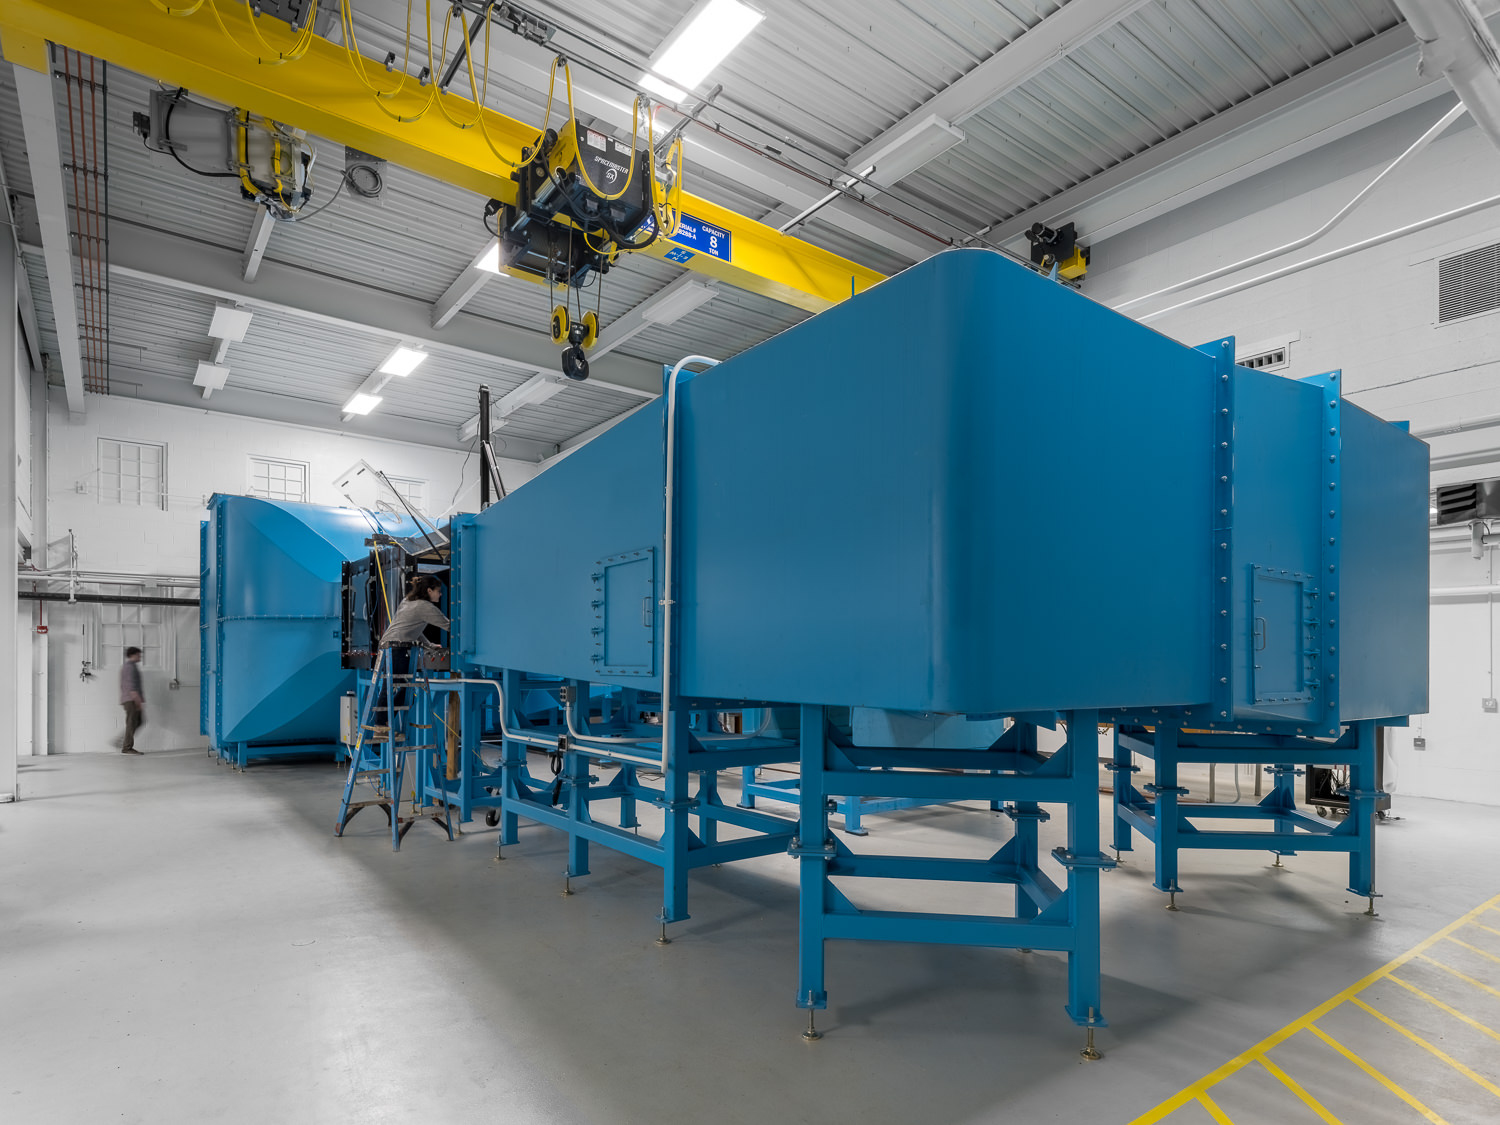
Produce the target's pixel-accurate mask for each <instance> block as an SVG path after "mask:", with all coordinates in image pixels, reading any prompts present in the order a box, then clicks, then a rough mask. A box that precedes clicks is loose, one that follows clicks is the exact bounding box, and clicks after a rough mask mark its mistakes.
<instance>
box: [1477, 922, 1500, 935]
mask: <svg viewBox="0 0 1500 1125" xmlns="http://www.w3.org/2000/svg"><path fill="white" fill-rule="evenodd" d="M1474 925H1476V926H1478V927H1479V928H1480V929H1481V930H1488V931H1489V932H1490V933H1492V934H1494V935H1495V936H1496V937H1500V930H1497V929H1495V927H1494V926H1486V925H1485V924H1484V923H1483V922H1475V923H1474Z"/></svg>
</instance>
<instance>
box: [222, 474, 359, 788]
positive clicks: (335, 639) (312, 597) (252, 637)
mask: <svg viewBox="0 0 1500 1125" xmlns="http://www.w3.org/2000/svg"><path fill="white" fill-rule="evenodd" d="M371 533H372V529H371V525H370V522H369V517H368V516H367V515H366V514H365V513H363V512H360V511H358V510H356V509H353V508H330V507H321V506H318V505H314V504H298V503H292V502H284V501H275V500H262V499H258V498H255V497H247V496H225V495H215V496H214V497H213V498H212V499H211V500H210V501H209V518H208V520H207V521H206V522H205V524H204V533H203V540H202V550H203V560H202V593H201V597H202V606H203V608H202V622H203V624H202V628H203V630H204V641H203V645H202V651H203V655H204V657H205V661H206V663H205V665H204V669H203V676H202V685H203V686H202V692H203V696H202V707H201V711H202V722H203V733H205V734H207V735H209V736H210V738H211V740H212V745H213V747H214V748H215V749H216V750H217V751H218V752H219V754H220V755H221V756H223V757H226V758H229V759H231V760H233V761H234V762H235V763H236V764H238V765H239V766H241V767H242V768H243V766H244V765H245V764H246V762H247V761H249V760H250V759H252V758H264V757H274V756H277V755H283V754H289V753H306V752H307V751H309V750H327V751H330V752H331V751H332V750H333V749H334V748H335V747H336V746H337V744H338V740H339V699H340V697H341V696H343V695H344V693H345V692H348V691H352V690H353V689H354V674H353V673H352V672H350V671H348V670H346V669H344V668H342V667H341V666H340V659H339V648H340V645H339V642H340V632H341V630H340V620H339V618H340V603H339V590H340V581H341V577H342V565H343V563H344V562H345V561H346V560H352V559H357V558H360V557H362V556H364V555H366V554H368V548H367V547H366V546H365V540H366V539H367V538H368V537H369V536H370V535H371Z"/></svg>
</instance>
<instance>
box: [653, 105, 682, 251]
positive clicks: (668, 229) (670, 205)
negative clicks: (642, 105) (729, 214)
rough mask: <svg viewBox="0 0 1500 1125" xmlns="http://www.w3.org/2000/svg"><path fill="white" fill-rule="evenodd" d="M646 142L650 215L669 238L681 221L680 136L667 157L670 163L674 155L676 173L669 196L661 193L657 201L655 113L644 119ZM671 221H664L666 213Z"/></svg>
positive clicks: (661, 233) (660, 232)
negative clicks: (648, 149)
mask: <svg viewBox="0 0 1500 1125" xmlns="http://www.w3.org/2000/svg"><path fill="white" fill-rule="evenodd" d="M646 143H647V144H648V145H650V149H651V187H650V190H651V217H652V218H653V219H655V220H656V230H657V232H658V233H659V234H660V235H661V236H662V237H663V238H671V237H672V236H673V235H674V234H676V233H677V229H678V227H679V226H680V225H681V223H682V138H681V137H678V138H677V139H676V140H675V141H673V142H672V154H671V155H669V156H668V157H667V163H668V164H669V165H670V164H671V163H672V160H673V158H674V157H675V159H676V162H677V168H676V171H677V175H676V177H674V179H673V181H672V188H671V192H670V197H668V196H667V195H663V196H662V197H661V198H660V201H658V196H657V188H658V185H657V182H656V115H655V114H654V113H650V114H649V115H648V117H647V119H646ZM669 214H670V215H671V218H672V221H671V222H670V223H668V222H667V221H666V217H667V215H669Z"/></svg>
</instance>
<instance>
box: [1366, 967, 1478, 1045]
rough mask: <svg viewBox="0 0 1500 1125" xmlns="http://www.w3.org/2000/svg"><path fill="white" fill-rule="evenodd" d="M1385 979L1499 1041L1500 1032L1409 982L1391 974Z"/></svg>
mask: <svg viewBox="0 0 1500 1125" xmlns="http://www.w3.org/2000/svg"><path fill="white" fill-rule="evenodd" d="M1385 979H1386V980H1388V981H1390V982H1392V983H1393V984H1399V985H1400V986H1401V987H1402V988H1404V989H1407V990H1408V991H1410V992H1415V993H1416V994H1417V995H1418V996H1420V997H1421V998H1422V999H1423V1000H1426V1001H1427V1002H1428V1003H1429V1004H1431V1005H1433V1006H1434V1007H1437V1008H1441V1009H1442V1010H1443V1011H1445V1012H1447V1013H1448V1014H1449V1015H1450V1016H1452V1017H1453V1018H1454V1019H1459V1020H1463V1022H1464V1023H1466V1024H1468V1025H1469V1026H1470V1027H1473V1028H1477V1029H1478V1030H1480V1031H1482V1032H1484V1033H1485V1034H1486V1035H1488V1036H1489V1037H1490V1038H1491V1039H1500V1031H1496V1030H1495V1029H1494V1028H1492V1027H1486V1026H1485V1025H1484V1024H1482V1023H1480V1022H1479V1021H1478V1020H1476V1019H1474V1018H1472V1017H1470V1016H1466V1015H1464V1014H1463V1013H1462V1012H1460V1011H1459V1010H1458V1009H1457V1008H1453V1007H1450V1006H1449V1005H1447V1004H1444V1003H1443V1002H1442V1001H1441V1000H1439V999H1438V998H1437V997H1436V996H1429V995H1428V994H1427V993H1425V992H1423V991H1422V990H1421V989H1420V988H1418V987H1417V986H1416V985H1414V984H1412V983H1411V982H1410V981H1407V980H1404V979H1402V978H1401V977H1398V976H1396V975H1395V974H1394V973H1392V974H1391V975H1390V976H1388V977H1386V978H1385Z"/></svg>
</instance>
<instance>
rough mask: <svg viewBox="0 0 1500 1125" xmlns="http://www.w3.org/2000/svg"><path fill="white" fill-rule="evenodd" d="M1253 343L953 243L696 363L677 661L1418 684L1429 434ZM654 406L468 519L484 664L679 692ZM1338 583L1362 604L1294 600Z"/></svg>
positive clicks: (1088, 687) (736, 693) (1317, 597)
mask: <svg viewBox="0 0 1500 1125" xmlns="http://www.w3.org/2000/svg"><path fill="white" fill-rule="evenodd" d="M1232 356H1233V349H1232V347H1231V346H1230V345H1229V344H1228V343H1227V342H1222V343H1221V342H1217V341H1216V342H1214V343H1213V344H1211V345H1209V346H1207V347H1205V348H1202V349H1193V348H1187V347H1184V346H1182V345H1181V344H1178V343H1176V342H1175V341H1173V340H1171V339H1168V338H1167V337H1165V336H1161V335H1159V334H1157V333H1155V332H1153V331H1151V330H1150V329H1148V328H1145V327H1142V326H1141V325H1139V324H1137V323H1135V322H1134V321H1132V320H1129V319H1128V318H1126V317H1124V316H1120V315H1118V314H1116V313H1113V312H1111V311H1110V310H1108V309H1106V308H1103V307H1102V306H1100V305H1097V304H1095V303H1094V302H1092V301H1090V300H1088V299H1087V298H1085V297H1083V296H1081V295H1079V294H1078V293H1076V292H1074V291H1072V290H1070V289H1067V288H1065V287H1063V286H1060V285H1056V284H1049V283H1047V282H1046V281H1045V279H1043V278H1040V277H1038V276H1036V275H1034V274H1032V273H1031V272H1030V271H1027V270H1024V269H1022V268H1021V267H1018V266H1016V265H1013V264H1012V263H1010V262H1007V261H1006V260H1005V259H1003V258H1001V257H999V256H998V255H995V254H991V253H988V252H984V251H955V252H949V253H945V254H942V255H939V256H938V257H936V258H934V259H932V260H931V261H929V262H927V263H925V264H923V265H922V266H919V267H916V268H914V269H912V270H909V271H907V272H906V273H905V274H902V275H901V276H899V277H897V278H894V279H892V280H890V281H888V282H886V283H885V284H882V285H880V286H878V287H877V288H876V289H874V290H872V291H870V292H869V293H866V294H862V295H860V296H859V297H858V298H856V299H854V300H851V301H849V302H846V303H845V304H844V305H841V306H839V307H838V308H836V309H833V310H830V311H829V312H826V313H824V314H823V315H821V316H818V317H815V318H814V319H813V320H810V321H808V322H806V323H805V324H803V325H800V326H798V327H797V328H794V329H792V330H790V331H788V332H785V333H783V334H782V335H780V336H778V337H776V338H775V339H773V340H770V341H768V342H766V343H765V344H763V345H761V346H760V347H757V348H755V349H753V350H751V351H750V352H747V353H745V354H744V355H742V356H740V357H738V358H736V359H735V360H733V361H732V362H731V363H729V364H726V365H724V366H723V367H721V368H719V369H717V370H714V371H712V372H710V373H707V374H704V375H700V376H697V377H696V378H692V377H689V376H686V375H685V376H684V378H688V379H690V381H688V382H686V383H684V384H683V386H682V389H681V398H680V405H679V414H680V417H679V419H678V427H679V432H680V438H679V442H680V446H679V449H678V458H679V464H680V485H679V494H678V516H677V518H678V521H679V525H680V527H679V543H680V548H679V549H680V558H679V560H678V567H679V574H680V575H681V588H680V590H679V591H678V594H679V597H678V599H677V600H678V603H679V606H680V613H681V619H680V620H681V633H680V637H679V638H678V642H679V645H680V648H679V661H678V666H679V668H680V674H681V677H682V678H681V683H680V685H678V687H679V690H680V691H681V692H682V693H683V694H685V695H688V696H697V697H717V698H724V699H763V700H765V699H769V700H779V701H796V702H832V701H838V702H839V703H841V704H850V705H866V706H873V707H884V708H894V709H901V710H910V711H932V712H955V713H970V714H973V713H987V712H998V713H1004V714H1015V713H1018V712H1035V711H1053V710H1066V709H1071V708H1082V707H1087V708H1098V709H1101V710H1105V711H1110V712H1122V713H1123V712H1125V711H1127V710H1130V711H1132V712H1138V711H1139V710H1140V709H1141V708H1146V709H1147V711H1146V713H1148V714H1149V713H1151V712H1150V710H1149V709H1150V708H1162V707H1180V708H1183V709H1184V715H1185V716H1186V712H1187V709H1189V708H1196V710H1195V711H1194V713H1193V715H1192V717H1193V718H1194V719H1196V720H1200V721H1202V722H1204V723H1205V725H1207V724H1208V723H1210V722H1223V721H1225V720H1227V721H1229V722H1230V723H1231V724H1233V723H1235V722H1258V723H1262V724H1263V723H1272V724H1277V723H1281V724H1291V726H1292V727H1293V728H1295V727H1302V728H1304V729H1307V730H1308V731H1310V732H1311V731H1317V732H1319V733H1324V734H1326V733H1329V732H1330V731H1332V730H1333V729H1334V728H1335V727H1336V726H1337V725H1338V724H1339V723H1347V722H1350V721H1353V720H1357V719H1372V718H1386V717H1391V716H1400V715H1407V714H1412V713H1415V712H1420V711H1422V710H1423V709H1424V708H1425V706H1426V683H1427V679H1426V669H1427V637H1426V629H1427V625H1426V621H1427V612H1426V589H1427V586H1426V568H1427V561H1426V559H1427V554H1426V548H1425V536H1426V524H1427V511H1426V507H1425V505H1426V488H1427V486H1426V471H1427V470H1426V466H1427V449H1426V446H1425V444H1424V443H1422V442H1420V441H1418V440H1417V439H1415V438H1412V437H1410V436H1409V435H1408V434H1406V433H1405V432H1404V431H1403V430H1402V429H1400V428H1398V427H1396V426H1392V425H1389V424H1387V423H1385V422H1383V421H1381V420H1380V419H1378V418H1375V417H1374V416H1372V415H1370V414H1368V413H1366V412H1365V411H1363V410H1361V409H1359V408H1358V407H1356V406H1354V405H1353V404H1351V403H1349V402H1348V401H1346V400H1344V399H1342V398H1341V396H1340V395H1339V394H1338V391H1337V386H1338V382H1337V376H1336V375H1330V376H1323V377H1320V379H1319V380H1312V381H1304V382H1298V381H1293V380H1289V379H1285V378H1282V377H1279V376H1276V375H1272V374H1267V373H1264V372H1257V371H1252V370H1249V369H1245V368H1237V367H1235V366H1233V364H1232ZM662 426H663V422H662V404H661V403H660V402H657V403H655V404H653V405H652V406H650V407H647V408H646V409H643V410H641V411H640V412H638V413H637V414H636V415H634V416H633V417H631V418H629V419H627V420H626V421H624V422H622V423H620V424H619V425H618V426H616V427H615V428H614V429H612V430H611V431H609V432H608V433H607V434H604V435H602V436H601V437H599V438H598V439H596V440H595V441H593V442H591V443H590V444H589V445H588V446H587V447H586V448H584V449H583V450H581V451H579V452H578V453H575V454H573V455H571V456H570V457H568V458H567V459H566V460H565V461H563V462H561V463H560V464H558V465H557V466H555V467H553V468H552V469H549V470H548V471H547V472H546V473H545V474H543V475H542V476H540V477H538V478H537V479H536V480H534V481H532V482H531V483H529V484H527V485H525V486H524V487H522V488H521V489H519V490H517V491H516V493H515V494H514V495H512V496H511V497H510V498H509V499H508V500H506V501H505V503H503V504H500V505H497V506H495V507H493V508H491V509H490V510H489V511H487V512H485V513H484V514H483V515H481V516H480V517H479V518H478V520H477V521H476V527H475V531H474V547H475V554H474V557H473V562H472V565H470V566H469V567H467V568H466V576H467V580H468V581H469V582H471V583H472V587H471V594H472V597H473V601H472V602H469V603H467V604H470V605H473V606H475V607H476V610H477V612H476V615H475V617H474V618H473V621H474V627H472V628H470V627H469V623H468V622H466V623H465V628H466V629H467V632H466V633H465V634H464V638H463V644H464V646H465V648H466V652H467V654H468V655H469V656H470V657H471V659H473V660H474V662H476V663H479V664H484V665H488V666H491V667H501V668H503V667H520V668H526V669H531V670H538V671H541V670H545V671H547V672H550V673H553V674H556V675H562V676H570V677H578V678H581V679H589V680H595V681H601V682H605V683H617V684H624V685H631V686H635V687H640V688H649V689H652V690H659V689H660V687H661V677H660V672H661V661H660V646H661V641H662V638H661V635H660V632H661V630H660V625H659V621H658V620H657V616H656V615H655V614H654V613H653V612H652V611H651V607H652V604H653V603H654V602H655V601H657V600H659V599H660V597H661V591H660V581H661V571H662V558H661V552H662V472H663V468H662V466H663V458H662V444H663V443H662ZM585 497H587V498H588V499H587V501H586V504H585V500H584V498H585ZM1325 501H1326V502H1325ZM569 508H572V509H573V510H576V511H577V512H578V513H579V514H578V516H577V518H574V519H570V520H568V521H567V522H566V523H565V524H559V520H558V515H557V513H559V512H560V511H564V510H569ZM585 511H586V513H587V514H586V515H585V514H584V512H585ZM549 528H555V529H556V530H555V531H548V530H545V529H549ZM1221 532H1222V534H1221ZM1340 597H1342V599H1343V607H1344V609H1343V612H1342V613H1341V614H1338V615H1337V616H1338V617H1341V618H1342V624H1338V623H1337V621H1336V618H1335V617H1334V615H1332V614H1314V613H1311V612H1308V613H1304V612H1303V610H1306V609H1310V607H1311V606H1312V605H1313V604H1314V603H1315V602H1316V603H1318V604H1320V605H1331V604H1332V603H1333V602H1335V601H1336V600H1337V599H1338V598H1340ZM1339 632H1342V633H1343V635H1344V637H1345V638H1346V643H1345V644H1344V645H1342V646H1340V645H1338V644H1337V641H1336V639H1335V637H1336V634H1338V633H1339ZM1340 672H1342V676H1341V677H1340V675H1339V673H1340ZM1335 684H1337V685H1339V686H1338V687H1337V688H1335V687H1334V685H1335ZM1210 708H1211V709H1212V713H1210Z"/></svg>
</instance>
